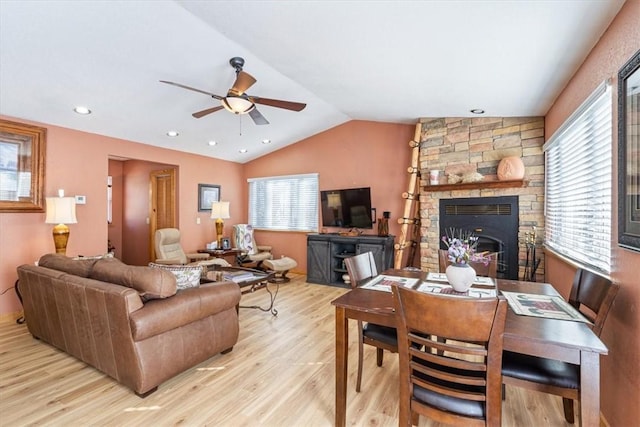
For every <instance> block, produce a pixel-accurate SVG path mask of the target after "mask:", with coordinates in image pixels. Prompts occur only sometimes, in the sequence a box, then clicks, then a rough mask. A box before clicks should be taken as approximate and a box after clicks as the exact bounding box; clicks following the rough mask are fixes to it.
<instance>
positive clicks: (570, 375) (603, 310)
mask: <svg viewBox="0 0 640 427" xmlns="http://www.w3.org/2000/svg"><path fill="white" fill-rule="evenodd" d="M618 288H619V285H617V284H615V283H612V282H611V280H609V279H607V278H605V277H602V276H600V275H598V274H595V273H593V272H591V271H588V270H584V269H578V271H576V274H575V276H574V279H573V285H572V287H571V293H570V295H569V304H571V305H572V306H573V307H575V308H576V309H577V310H579V311H580V312H581V313H582V314H583V315H584V316H585V317H586V318H587V319H589V321H591V322H592V323H593V326H592V330H593V332H594V333H595V334H596V335H598V336H600V332H601V331H602V327H603V326H604V322H605V320H606V318H607V315H608V314H609V310H610V308H611V304H612V303H613V300H614V298H615V296H616V294H617V292H618ZM502 375H503V377H502V382H503V383H504V384H509V385H513V386H516V387H523V388H528V389H531V390H536V391H541V392H543V393H550V394H555V395H557V396H561V397H562V406H563V408H564V417H565V419H566V420H567V422H569V423H571V424H573V422H574V419H575V418H574V405H573V401H574V400H577V401H578V402H580V368H579V366H578V365H574V364H572V363H567V362H562V361H559V360H551V359H545V358H542V357H535V356H529V355H525V354H519V353H513V352H510V351H505V352H504V355H503V359H502ZM503 397H504V393H503Z"/></svg>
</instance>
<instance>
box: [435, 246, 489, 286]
mask: <svg viewBox="0 0 640 427" xmlns="http://www.w3.org/2000/svg"><path fill="white" fill-rule="evenodd" d="M487 256H488V257H490V258H491V259H490V260H489V262H488V263H487V264H485V263H483V262H470V263H469V265H471V267H473V269H474V270H475V271H476V275H478V276H485V277H492V278H494V279H495V278H496V277H497V275H498V254H497V253H495V252H494V253H491V254H487ZM438 264H439V267H440V273H444V272H445V270H446V269H447V266H448V265H449V264H451V263H450V262H449V253H448V252H447V250H446V249H439V250H438Z"/></svg>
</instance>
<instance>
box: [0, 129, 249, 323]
mask: <svg viewBox="0 0 640 427" xmlns="http://www.w3.org/2000/svg"><path fill="white" fill-rule="evenodd" d="M2 118H3V119H6V120H13V121H19V122H24V123H31V124H35V125H37V126H43V127H46V128H47V152H46V172H45V173H46V176H45V195H47V196H50V195H56V194H57V189H58V188H63V189H64V190H65V194H66V195H68V196H72V195H85V196H87V204H86V205H79V206H78V207H77V212H76V213H77V218H78V223H77V224H71V225H69V228H70V230H71V236H70V238H69V243H68V246H67V254H68V255H70V256H72V255H78V254H82V255H94V254H101V253H104V252H106V250H107V238H108V226H107V200H106V179H107V178H106V177H107V175H108V170H109V156H115V157H122V158H129V159H139V160H145V161H149V162H154V163H161V164H173V165H176V166H178V167H179V174H178V180H177V181H178V182H177V185H178V194H179V203H178V205H179V209H178V218H179V228H180V230H181V233H182V243H183V245H184V247H185V250H187V251H195V250H197V249H198V248H202V247H204V245H205V243H206V242H210V241H211V240H213V239H214V234H215V230H214V224H213V220H212V219H210V218H209V216H208V214H207V213H205V212H198V209H197V204H198V183H208V184H220V185H221V186H222V189H221V191H222V197H223V199H225V200H229V201H230V202H231V208H230V214H231V219H229V220H227V221H226V222H225V224H233V223H236V222H241V221H246V192H245V191H246V189H245V186H246V184H244V181H243V178H244V176H243V173H242V169H243V166H242V165H240V164H238V163H232V162H227V161H223V160H218V159H213V158H208V157H203V156H197V155H194V154H189V153H183V152H179V151H174V150H167V149H164V148H158V147H153V146H150V145H145V144H138V143H134V142H131V141H125V140H121V139H116V138H109V137H105V136H101V135H96V134H90V133H86V132H80V131H75V130H71V129H67V128H61V127H57V126H52V125H47V124H43V123H35V122H30V121H27V120H21V119H17V118H13V117H5V116H2ZM145 188H146V189H147V191H148V183H147V185H146V186H145ZM144 197H145V199H146V198H147V197H148V195H145V196H144ZM125 204H126V201H125ZM147 206H148V202H147ZM147 216H149V215H148V212H142V211H141V212H138V213H137V214H136V215H134V216H133V217H128V218H125V219H124V221H133V222H136V224H139V223H140V221H142V223H145V220H146V217H147ZM44 218H45V214H44V213H0V292H1V291H4V290H5V289H8V288H11V287H12V286H13V285H14V282H15V280H16V278H17V277H16V267H17V266H19V265H21V264H24V263H32V262H34V261H36V260H38V259H39V258H40V256H42V255H43V254H45V253H49V252H53V251H54V247H53V238H52V236H51V229H52V226H51V224H45V223H44ZM196 218H200V219H201V224H199V225H198V224H196ZM229 231H230V226H226V227H225V234H227V235H229ZM127 244H128V242H127V239H123V242H122V244H121V245H120V246H124V248H121V249H124V252H125V253H126V247H127ZM21 309H22V308H21V306H20V303H19V301H18V299H17V297H16V295H15V292H13V291H12V290H10V291H8V292H6V293H5V294H2V295H0V316H2V315H7V314H10V313H18V312H20V310H21Z"/></svg>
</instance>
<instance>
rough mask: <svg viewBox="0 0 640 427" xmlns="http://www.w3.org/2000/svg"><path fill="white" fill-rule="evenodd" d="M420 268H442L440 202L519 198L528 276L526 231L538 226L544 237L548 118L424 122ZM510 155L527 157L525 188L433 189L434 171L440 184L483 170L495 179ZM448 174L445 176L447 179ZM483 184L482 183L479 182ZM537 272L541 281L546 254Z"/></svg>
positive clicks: (521, 255) (522, 259)
mask: <svg viewBox="0 0 640 427" xmlns="http://www.w3.org/2000/svg"><path fill="white" fill-rule="evenodd" d="M420 124H421V134H420V160H419V165H420V166H419V167H420V174H421V181H420V238H421V239H420V267H421V269H422V270H426V271H437V270H438V247H439V243H440V237H441V236H440V228H439V220H438V217H439V201H440V199H450V198H468V197H497V196H511V195H517V196H520V197H519V214H520V228H519V230H518V241H519V242H520V245H519V246H520V248H519V256H518V258H519V265H520V267H519V275H518V277H519V278H522V277H523V273H524V265H525V260H526V247H525V245H524V238H525V233H526V232H531V231H532V230H533V228H532V227H533V226H535V227H536V228H537V242H538V244H539V243H540V242H542V237H543V233H544V210H543V209H544V154H543V152H542V146H543V144H544V117H481V118H470V117H462V118H423V119H420ZM507 156H518V157H521V158H522V161H523V162H524V165H525V177H524V179H525V180H527V181H528V184H527V186H526V187H515V188H495V189H492V188H482V186H480V188H478V189H471V190H469V189H465V190H448V191H434V190H437V188H435V187H434V186H430V185H429V171H430V170H435V169H437V170H440V171H441V177H440V184H446V183H447V177H448V175H449V174H452V173H453V174H460V175H461V174H464V173H467V172H479V173H481V174H482V175H484V177H485V178H484V180H485V181H488V180H496V179H497V178H496V171H497V168H498V163H499V162H500V160H501V159H502V158H504V157H507ZM442 171H444V176H442ZM480 185H481V184H480ZM536 255H537V256H538V257H540V258H541V262H540V265H539V266H538V269H537V270H536V281H543V280H544V253H543V251H542V250H540V249H539V248H538V250H537V254H536Z"/></svg>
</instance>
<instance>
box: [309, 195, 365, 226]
mask: <svg viewBox="0 0 640 427" xmlns="http://www.w3.org/2000/svg"><path fill="white" fill-rule="evenodd" d="M320 203H321V206H322V226H323V227H341V228H373V221H372V219H371V189H370V188H369V187H364V188H347V189H343V190H324V191H320Z"/></svg>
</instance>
